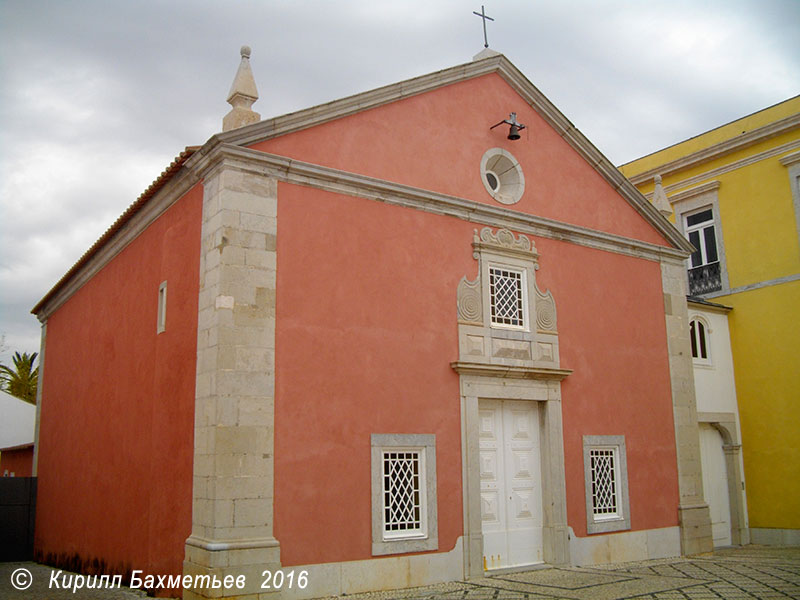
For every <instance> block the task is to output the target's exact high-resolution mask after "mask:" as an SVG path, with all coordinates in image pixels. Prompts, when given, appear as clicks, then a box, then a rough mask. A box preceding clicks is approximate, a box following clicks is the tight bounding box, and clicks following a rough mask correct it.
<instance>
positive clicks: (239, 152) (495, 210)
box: [186, 143, 693, 261]
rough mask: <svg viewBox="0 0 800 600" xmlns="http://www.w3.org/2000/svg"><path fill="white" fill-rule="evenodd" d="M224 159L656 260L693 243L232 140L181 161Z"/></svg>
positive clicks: (301, 181) (198, 166) (210, 164)
mask: <svg viewBox="0 0 800 600" xmlns="http://www.w3.org/2000/svg"><path fill="white" fill-rule="evenodd" d="M223 160H224V161H225V162H226V164H229V165H231V166H235V167H236V168H240V169H245V170H250V171H253V172H258V173H261V174H263V175H266V176H268V177H275V178H276V179H278V180H279V181H285V182H288V183H294V184H298V185H306V186H310V187H314V188H317V189H323V190H326V191H330V192H334V193H339V194H346V195H349V196H359V197H362V198H369V199H372V200H378V201H380V202H385V203H387V204H394V205H399V206H406V207H409V208H416V209H420V210H425V211H427V212H432V213H435V214H440V215H447V216H452V217H456V218H459V219H463V220H465V221H470V222H473V223H479V224H482V225H488V226H490V227H494V228H496V229H499V228H507V229H513V230H515V231H517V232H519V233H526V234H531V235H535V236H539V237H544V238H549V239H555V240H561V241H566V242H571V243H574V244H578V245H581V246H588V247H591V248H595V249H599V250H606V251H609V252H615V253H618V254H625V255H628V256H636V257H639V258H646V259H649V260H656V261H657V260H662V259H664V258H673V259H678V260H683V259H685V258H686V257H687V256H688V255H689V254H691V252H692V251H693V247H692V246H691V245H689V242H688V241H686V240H685V238H683V236H679V240H680V241H681V247H680V248H679V249H676V248H672V247H668V246H659V245H657V244H652V243H649V242H643V241H640V240H635V239H631V238H627V237H624V236H620V235H616V234H612V233H606V232H602V231H597V230H594V229H589V228H587V227H581V226H578V225H571V224H569V223H563V222H560V221H555V220H553V219H547V218H544V217H538V216H535V215H530V214H527V213H521V212H518V211H515V210H512V209H509V208H505V207H501V206H494V205H489V204H483V203H480V202H475V201H473V200H465V199H463V198H458V197H455V196H448V195H446V194H440V193H437V192H431V191H429V190H423V189H420V188H415V187H411V186H408V185H404V184H400V183H394V182H390V181H385V180H382V179H376V178H374V177H369V176H367V175H359V174H357V173H350V172H347V171H341V170H338V169H333V168H331V167H325V166H322V165H316V164H312V163H306V162H302V161H299V160H294V159H291V158H287V157H285V156H278V155H274V154H268V153H266V152H260V151H258V150H252V149H250V148H242V147H240V146H235V145H232V144H223V143H219V144H217V146H216V147H214V148H213V149H212V148H208V149H206V148H204V149H203V150H202V151H199V152H197V153H196V154H195V155H194V156H193V157H192V158H191V159H190V160H189V161H187V163H186V166H187V167H188V168H190V169H192V170H195V171H196V172H197V174H198V175H199V176H202V175H204V174H205V173H206V172H208V171H209V170H210V169H213V168H214V167H215V165H217V163H220V161H223ZM670 227H673V226H672V224H670ZM676 231H677V230H676Z"/></svg>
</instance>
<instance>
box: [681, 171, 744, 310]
mask: <svg viewBox="0 0 800 600" xmlns="http://www.w3.org/2000/svg"><path fill="white" fill-rule="evenodd" d="M719 188H720V183H719V181H710V182H708V183H705V184H703V185H699V186H697V187H694V188H690V189H688V190H684V191H683V192H679V193H677V194H673V195H672V196H670V198H669V202H670V204H671V205H672V208H673V210H674V211H675V225H676V227H677V228H678V231H680V232H681V234H683V236H684V237H686V238H687V239H688V236H687V233H686V217H687V216H689V215H691V214H693V213H697V212H699V211H701V210H702V209H705V208H710V209H711V211H712V212H713V215H714V234H715V236H716V240H717V253H718V258H719V265H720V276H721V279H722V289H721V290H719V291H717V292H712V293H710V294H704V297H705V298H714V297H716V296H724V295H726V294H728V293H729V292H730V284H729V282H728V265H727V260H726V253H725V239H724V236H723V232H722V220H721V219H720V213H719V198H718V191H719ZM686 265H687V273H688V268H689V266H690V265H691V262H690V259H687V261H686Z"/></svg>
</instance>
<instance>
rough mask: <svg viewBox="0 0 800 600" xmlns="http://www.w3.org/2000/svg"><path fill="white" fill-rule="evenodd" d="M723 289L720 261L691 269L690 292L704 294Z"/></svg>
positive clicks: (695, 294) (698, 294)
mask: <svg viewBox="0 0 800 600" xmlns="http://www.w3.org/2000/svg"><path fill="white" fill-rule="evenodd" d="M721 289H722V273H721V271H720V268H719V262H713V263H709V264H707V265H701V266H699V267H695V268H693V269H689V294H690V295H692V296H702V295H703V294H710V293H711V292H718V291H719V290H721Z"/></svg>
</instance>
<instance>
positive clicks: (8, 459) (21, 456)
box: [0, 446, 33, 477]
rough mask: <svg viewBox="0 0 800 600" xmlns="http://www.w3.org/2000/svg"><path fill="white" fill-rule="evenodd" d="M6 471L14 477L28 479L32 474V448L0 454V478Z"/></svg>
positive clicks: (16, 449) (15, 449) (17, 449)
mask: <svg viewBox="0 0 800 600" xmlns="http://www.w3.org/2000/svg"><path fill="white" fill-rule="evenodd" d="M6 471H8V474H9V476H10V475H11V473H13V474H14V477H30V476H31V474H32V472H33V446H27V447H25V448H14V449H13V450H3V451H2V452H0V477H2V476H3V474H4V473H5V472H6Z"/></svg>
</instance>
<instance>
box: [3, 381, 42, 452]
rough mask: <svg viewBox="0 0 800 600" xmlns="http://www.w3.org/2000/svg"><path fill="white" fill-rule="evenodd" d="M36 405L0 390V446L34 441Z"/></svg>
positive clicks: (18, 444)
mask: <svg viewBox="0 0 800 600" xmlns="http://www.w3.org/2000/svg"><path fill="white" fill-rule="evenodd" d="M35 426H36V407H35V406H34V405H33V404H28V403H27V402H24V401H23V400H20V399H19V398H15V397H14V396H12V395H10V394H7V393H6V392H3V391H0V448H9V447H12V446H21V445H22V444H32V443H33V430H34V428H35Z"/></svg>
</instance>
